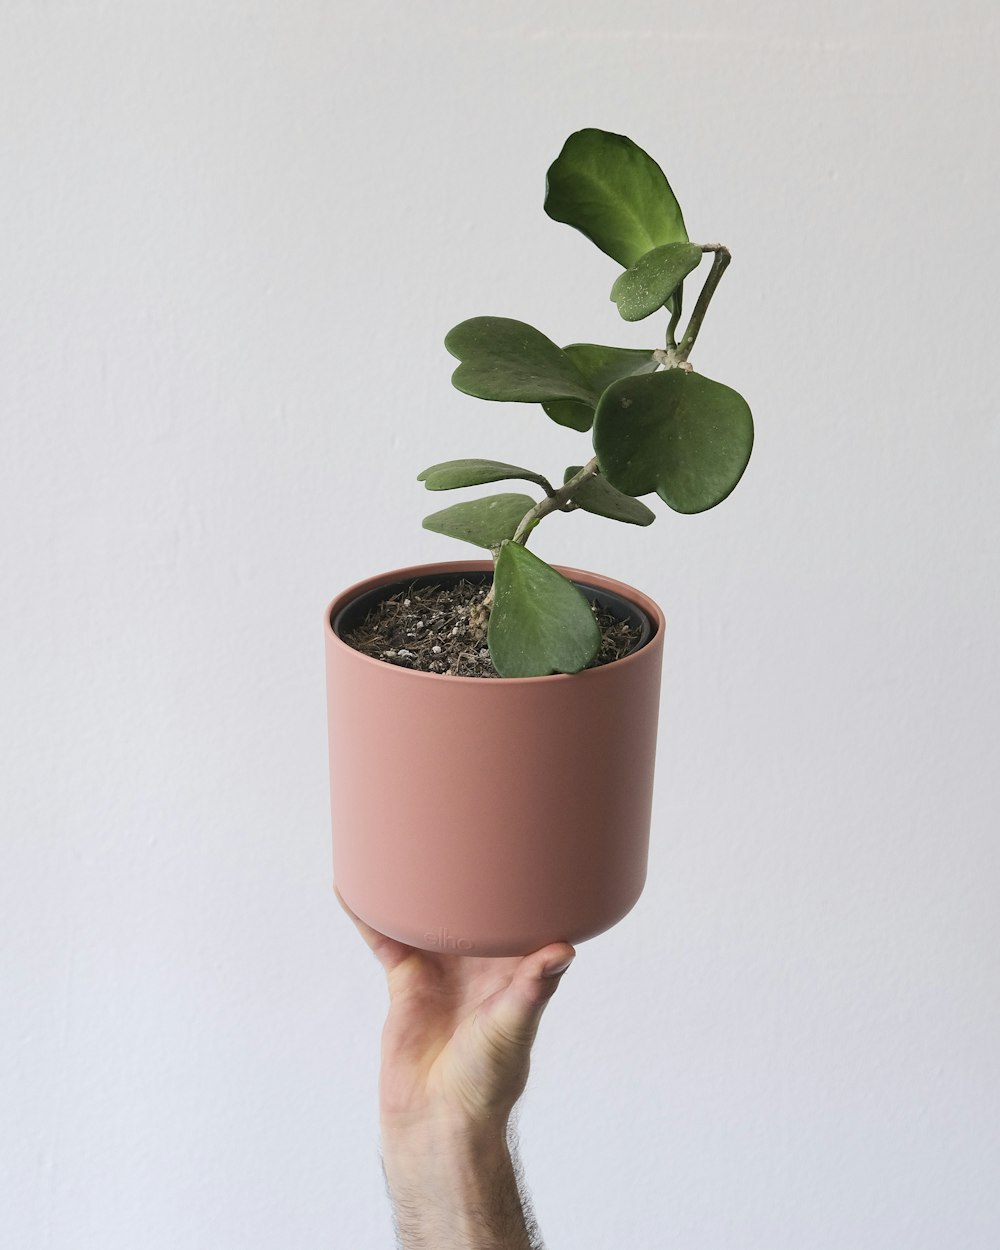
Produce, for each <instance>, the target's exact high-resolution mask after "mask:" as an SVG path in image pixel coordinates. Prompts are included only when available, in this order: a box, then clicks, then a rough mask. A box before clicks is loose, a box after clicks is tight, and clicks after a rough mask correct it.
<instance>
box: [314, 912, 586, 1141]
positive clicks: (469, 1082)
mask: <svg viewBox="0 0 1000 1250" xmlns="http://www.w3.org/2000/svg"><path fill="white" fill-rule="evenodd" d="M338 897H339V896H338ZM340 901H341V904H342V906H343V907H344V909H345V910H346V911H347V912H348V914H349V915H350V916H351V917H352V919H353V920H354V922H355V924H356V925H357V927H358V929H359V930H360V931H361V934H362V936H363V937H364V938H365V940H366V941H367V943H368V945H369V946H370V947H371V948H372V950H373V951H374V952H375V954H376V956H377V957H378V959H379V962H380V963H381V964H382V966H383V968H384V969H385V971H386V976H387V978H388V983H389V995H390V1006H389V1014H388V1016H387V1018H386V1022H385V1027H384V1029H383V1032H382V1071H381V1078H380V1082H379V1098H380V1105H381V1114H382V1118H383V1120H385V1119H387V1118H388V1119H393V1120H406V1119H409V1118H410V1117H411V1116H412V1117H413V1118H414V1119H415V1120H416V1119H421V1118H424V1117H426V1116H427V1115H428V1114H431V1113H433V1114H435V1115H438V1116H443V1117H444V1118H451V1117H454V1118H455V1119H456V1120H465V1119H467V1118H468V1117H469V1116H470V1115H474V1116H481V1115H483V1114H494V1113H495V1114H503V1115H505V1114H508V1113H509V1112H510V1110H511V1108H512V1107H513V1105H514V1103H515V1102H516V1101H517V1099H518V1098H519V1097H520V1096H521V1094H522V1093H523V1091H524V1086H525V1084H526V1082H527V1079H528V1066H529V1057H530V1049H531V1043H532V1041H533V1040H534V1036H535V1031H536V1029H537V1027H538V1020H539V1018H540V1016H541V1009H542V1008H543V1007H544V1003H545V1001H547V999H548V997H549V996H550V995H551V993H552V992H554V990H555V983H554V982H553V983H542V987H543V988H542V990H541V991H539V990H536V989H535V988H534V987H536V986H537V985H538V984H539V983H538V980H537V974H538V969H539V966H540V965H541V964H551V963H554V962H559V961H564V960H565V959H566V958H567V957H568V956H569V957H571V956H572V954H573V950H572V947H568V946H567V944H566V943H564V942H560V943H555V944H553V945H552V946H547V947H543V948H542V950H540V951H536V952H534V953H533V954H531V955H526V956H523V957H522V956H511V957H501V958H492V959H482V958H476V957H474V956H469V955H441V954H436V953H433V952H429V951H423V950H418V949H416V948H415V947H412V946H407V945H406V944H405V943H403V942H397V941H396V940H395V939H393V938H389V937H386V936H385V935H384V934H381V933H378V932H377V931H376V930H374V929H372V928H371V927H370V926H369V925H366V924H365V923H364V921H362V920H360V919H359V918H358V917H357V916H355V915H354V914H353V912H351V911H350V908H348V907H347V904H346V903H344V900H343V899H341V900H340ZM519 972H520V973H521V975H520V977H518V973H519Z"/></svg>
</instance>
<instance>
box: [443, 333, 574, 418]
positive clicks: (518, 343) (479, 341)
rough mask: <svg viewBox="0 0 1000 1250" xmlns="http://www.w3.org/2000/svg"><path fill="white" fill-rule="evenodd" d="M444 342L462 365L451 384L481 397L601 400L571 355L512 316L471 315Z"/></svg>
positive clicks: (519, 400) (523, 400)
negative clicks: (514, 319)
mask: <svg viewBox="0 0 1000 1250" xmlns="http://www.w3.org/2000/svg"><path fill="white" fill-rule="evenodd" d="M444 345H445V347H447V349H448V351H450V352H451V354H452V355H453V356H456V357H457V358H458V359H459V360H460V361H461V362H462V363H461V364H460V365H459V366H458V368H457V369H456V370H455V372H454V373H453V374H452V376H451V380H452V382H453V384H454V385H455V386H456V387H457V388H458V389H459V390H460V391H464V392H465V394H466V395H475V396H476V398H477V399H499V400H507V401H512V402H516V403H529V404H533V403H544V402H545V401H546V400H550V399H575V400H583V401H584V402H586V403H589V404H595V403H596V402H597V398H598V397H597V395H596V394H594V391H593V388H592V387H591V386H590V385H589V384H588V383H587V380H586V378H584V376H583V375H582V374H581V373H580V370H579V369H578V368H577V367H576V365H575V364H574V363H573V361H572V360H571V359H570V357H569V356H567V355H566V353H565V352H564V351H563V350H562V348H561V347H557V346H556V345H555V343H553V342H552V340H551V339H549V338H546V337H545V335H544V334H542V332H541V331H540V330H536V329H535V328H534V326H529V325H527V324H526V323H525V322H523V321H513V320H512V319H511V318H510V317H472V318H470V319H469V320H468V321H463V322H461V324H459V325H457V326H455V328H454V329H453V330H450V331H449V332H448V334H447V336H446V338H445V340H444Z"/></svg>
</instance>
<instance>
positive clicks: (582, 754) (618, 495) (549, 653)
mask: <svg viewBox="0 0 1000 1250" xmlns="http://www.w3.org/2000/svg"><path fill="white" fill-rule="evenodd" d="M545 211H546V212H547V213H548V215H549V216H550V217H551V218H553V219H555V220H556V221H560V222H565V223H566V224H568V225H570V226H573V227H575V228H576V229H577V230H579V231H581V232H582V233H583V234H585V235H586V236H587V237H588V238H590V239H591V240H592V241H593V242H594V243H595V244H596V245H597V246H598V247H599V248H600V249H601V250H602V251H603V252H605V253H607V255H608V256H610V257H611V259H612V260H614V261H616V262H617V264H618V266H619V267H620V272H619V273H618V275H617V277H616V279H615V281H614V283H613V285H612V286H611V298H612V300H614V302H615V303H616V304H617V306H618V310H619V312H620V314H621V316H622V317H623V318H624V319H625V320H626V321H639V320H642V319H644V318H646V317H649V316H651V315H652V314H654V313H661V314H662V315H663V316H665V318H666V323H667V324H666V335H665V341H664V345H663V346H662V347H657V348H653V347H651V348H649V349H647V350H636V349H632V348H623V347H611V346H604V345H599V344H593V343H574V344H571V345H570V346H568V347H565V348H560V347H559V346H557V345H556V343H555V342H553V341H552V340H551V339H549V338H547V337H546V336H545V335H544V334H542V333H541V332H540V331H538V330H536V329H534V328H533V327H532V326H529V325H527V324H525V323H523V322H520V321H514V320H511V319H509V318H505V317H474V318H472V319H471V320H468V321H463V322H462V323H461V324H460V325H457V326H456V327H455V328H454V329H453V330H452V331H451V332H450V333H449V334H448V335H447V337H446V339H445V346H446V347H447V349H448V351H449V352H451V354H452V355H453V356H455V357H456V358H457V359H458V361H459V364H458V367H457V368H456V369H455V371H454V375H453V378H452V381H453V382H454V385H455V386H456V387H457V388H458V389H459V390H461V391H464V392H465V393H467V394H469V395H472V396H475V397H477V398H480V399H486V400H493V401H499V402H515V403H527V404H540V405H541V407H542V409H543V410H544V413H545V414H546V415H547V417H548V418H549V419H551V420H553V421H555V422H557V423H558V424H559V425H561V426H564V427H566V428H567V430H569V431H575V432H576V433H578V434H582V435H589V436H590V438H591V440H592V449H591V450H590V451H589V452H588V453H587V454H586V455H583V456H577V457H576V459H577V460H579V461H581V462H582V463H575V464H571V465H570V466H569V467H568V468H566V469H565V471H564V472H563V474H562V481H561V482H558V483H553V482H552V481H551V480H550V479H549V478H548V477H547V476H546V475H544V474H542V473H540V472H538V471H537V470H535V469H529V468H524V467H521V466H518V465H513V464H507V463H502V462H498V461H493V460H485V459H462V460H452V461H447V462H445V463H442V464H435V465H432V466H431V467H430V468H428V469H425V470H424V471H423V472H422V473H421V474H420V475H419V479H420V480H422V481H423V483H424V485H425V487H426V488H427V489H429V490H432V491H444V490H450V489H455V488H461V487H472V486H482V485H488V484H490V483H496V482H506V481H509V480H520V481H524V482H527V483H529V484H531V485H533V486H534V487H536V488H539V490H540V497H539V494H538V493H536V494H535V495H528V494H527V493H523V492H520V491H519V492H516V493H515V492H510V491H504V492H501V493H492V494H489V495H487V496H485V497H483V498H479V499H474V500H471V501H466V502H462V503H458V504H454V505H452V506H451V507H447V508H444V509H442V510H440V511H436V512H434V513H432V514H431V515H430V516H428V517H427V518H426V519H425V521H424V525H425V527H426V528H428V529H430V530H433V531H436V532H438V533H441V534H444V535H448V536H450V537H452V538H457V539H461V540H463V541H465V542H468V543H472V544H474V545H476V546H478V547H480V548H483V549H485V550H486V551H488V552H489V555H490V557H491V558H490V559H489V560H486V559H484V560H479V561H471V562H470V561H463V562H459V563H446V564H434V565H422V566H416V567H411V568H404V569H397V570H395V571H393V572H390V573H386V574H383V575H380V576H378V577H373V578H371V579H368V580H367V581H365V582H362V583H360V584H359V585H357V586H352V587H351V588H350V589H348V590H346V591H344V592H343V593H342V594H341V595H338V596H337V598H336V599H334V600H333V602H332V603H331V604H330V605H329V606H328V608H327V610H326V614H325V617H324V629H325V638H326V665H327V694H328V711H329V743H330V780H331V803H332V815H333V833H334V876H335V880H336V883H337V887H338V889H339V891H340V893H341V895H342V896H343V897H344V899H345V901H346V902H347V903H348V904H349V906H350V907H351V908H352V910H353V911H354V912H355V913H356V914H357V915H359V916H361V917H362V918H363V919H364V920H366V921H367V922H368V923H369V924H371V925H373V926H374V927H375V928H377V929H379V930H381V931H382V932H384V933H387V934H389V935H390V936H392V937H394V938H397V939H399V940H401V941H404V942H407V943H409V944H411V945H414V946H417V947H421V948H423V949H432V950H433V949H437V950H444V951H452V952H457V953H469V954H476V955H509V954H524V953H527V952H529V951H531V950H535V949H538V948H539V947H541V946H543V945H545V944H546V943H548V942H553V941H569V942H579V941H582V940H584V939H586V938H588V937H592V936H594V935H595V934H597V933H600V932H602V931H603V930H605V929H607V928H609V927H610V926H611V925H613V924H614V923H616V922H617V921H618V920H619V919H620V918H621V917H622V916H623V915H625V914H626V912H628V911H629V910H630V909H631V907H632V906H633V905H634V903H635V901H636V900H637V899H638V897H639V894H640V892H641V890H642V887H643V883H644V881H645V874H646V858H647V848H648V837H649V818H650V807H651V801H652V784H653V764H654V754H655V744H656V726H657V716H658V706H659V684H660V665H661V659H662V653H663V640H664V628H665V623H664V618H663V614H662V612H661V611H660V609H659V607H658V606H657V605H656V604H655V603H653V602H652V601H651V600H650V599H649V598H648V597H647V596H646V595H644V594H643V593H641V592H640V591H638V590H635V589H634V588H632V587H629V586H625V585H623V584H621V583H619V582H617V581H613V580H612V579H610V578H608V577H606V576H603V575H598V574H595V573H589V572H583V571H580V570H575V569H567V568H562V567H554V566H552V565H549V564H547V563H546V562H545V561H543V560H541V559H540V558H539V557H538V556H537V555H535V554H534V553H533V552H532V551H531V549H530V548H529V546H528V541H529V538H530V537H531V535H532V533H533V532H534V530H535V528H536V527H537V526H538V525H539V524H541V523H542V522H543V521H544V520H545V519H546V518H547V517H549V516H550V515H551V514H552V513H554V512H556V511H562V512H568V511H573V510H576V509H583V510H585V511H588V512H591V513H596V514H598V515H600V516H603V517H607V518H609V519H611V520H613V521H616V522H619V523H623V524H626V525H639V526H645V525H649V524H651V523H652V521H653V520H654V519H655V514H654V513H653V511H652V510H651V509H650V508H649V507H648V506H647V505H646V504H645V503H644V502H642V499H641V498H640V496H652V495H656V496H659V498H660V499H661V500H663V502H665V503H666V504H667V505H668V507H670V508H671V509H673V510H674V511H675V512H679V513H696V512H703V511H705V510H706V509H708V508H712V507H714V506H715V505H716V504H718V503H720V502H721V501H722V500H723V499H725V498H726V496H727V495H729V493H730V492H731V491H732V490H733V488H734V487H735V486H736V484H737V482H738V481H739V479H740V477H741V475H742V473H743V470H744V469H745V467H746V465H747V462H748V460H749V457H750V451H751V447H752V443H753V421H752V418H751V415H750V410H749V408H748V406H747V404H746V402H745V401H744V400H743V398H742V397H741V396H740V395H738V394H737V393H736V391H734V390H731V389H730V388H729V387H728V386H725V385H723V384H722V383H720V382H717V381H714V380H712V379H709V378H707V377H704V376H703V375H701V374H698V373H695V372H694V371H693V369H692V367H691V364H690V363H689V356H690V354H691V350H692V348H693V346H694V344H695V341H696V339H697V337H698V333H699V331H700V329H701V325H702V321H703V318H704V316H705V312H706V310H707V308H708V306H709V303H710V301H711V299H712V296H713V294H714V292H715V289H716V287H717V285H718V282H719V279H720V278H721V277H722V274H723V272H724V270H725V268H726V266H727V264H728V263H729V252H728V250H727V249H726V248H725V247H723V246H722V245H721V244H711V243H710V244H699V243H692V242H691V241H690V240H689V238H688V235H687V231H686V229H685V226H684V220H683V217H682V214H681V210H680V207H679V206H678V203H677V201H676V199H675V198H674V195H673V192H672V191H671V189H670V186H669V184H668V182H667V179H666V177H665V176H664V174H663V171H662V170H661V169H660V167H659V166H658V165H657V164H656V162H655V161H653V160H652V158H651V157H649V156H648V155H647V154H646V153H645V152H644V151H643V150H642V149H641V148H639V147H638V146H637V145H636V144H635V143H633V142H632V141H631V140H630V139H628V138H626V137H624V136H622V135H616V134H611V133H608V132H606V131H602V130H595V129H588V130H581V131H578V132H576V133H575V134H573V135H571V136H570V137H569V139H567V141H566V143H565V145H564V146H563V149H562V151H561V152H560V154H559V156H558V157H557V158H556V160H555V162H554V163H553V164H552V166H551V167H550V169H549V171H548V178H547V184H546V196H545ZM705 256H710V257H711V267H710V268H709V270H708V273H707V276H706V277H705V280H704V283H703V285H702V286H701V289H700V292H699V294H698V296H697V299H696V300H695V302H694V306H693V309H692V311H691V313H690V316H689V317H688V319H687V323H686V327H685V329H684V330H683V333H679V326H680V323H681V317H682V304H683V292H684V282H685V279H686V278H687V277H688V276H689V275H690V274H692V273H693V272H694V270H695V269H696V268H697V267H698V266H699V264H700V263H701V261H702V259H703V258H704V257H705Z"/></svg>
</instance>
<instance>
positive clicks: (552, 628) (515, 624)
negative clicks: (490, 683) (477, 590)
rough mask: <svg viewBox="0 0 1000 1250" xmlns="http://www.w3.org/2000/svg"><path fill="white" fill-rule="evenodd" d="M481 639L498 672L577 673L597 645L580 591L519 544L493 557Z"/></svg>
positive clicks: (532, 674) (597, 635)
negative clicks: (490, 597) (490, 602)
mask: <svg viewBox="0 0 1000 1250" xmlns="http://www.w3.org/2000/svg"><path fill="white" fill-rule="evenodd" d="M486 640H487V642H488V644H489V648H490V656H491V658H492V660H493V666H494V668H495V669H496V670H497V672H498V673H499V674H500V676H501V677H544V676H547V675H548V674H550V673H578V672H579V671H580V669H583V668H586V667H587V666H588V665H589V664H591V663H592V662H593V660H594V659H596V657H597V653H598V652H599V651H600V649H601V631H600V628H599V626H598V624H597V622H596V621H595V620H594V614H593V612H592V611H591V609H590V604H589V603H588V602H587V600H586V599H585V597H584V595H583V593H582V591H580V590H579V589H578V587H576V586H574V585H573V583H572V582H571V581H570V580H569V579H568V578H565V577H563V575H562V574H561V573H558V572H556V570H555V569H554V568H552V566H551V565H549V564H546V563H545V561H544V560H540V559H539V558H538V556H536V555H534V554H533V553H532V552H530V551H529V550H528V549H527V548H526V547H522V546H521V544H520V543H504V545H503V546H502V547H501V548H500V554H499V555H498V556H497V562H496V570H495V573H494V594H493V607H492V609H491V610H490V623H489V629H488V631H487V635H486Z"/></svg>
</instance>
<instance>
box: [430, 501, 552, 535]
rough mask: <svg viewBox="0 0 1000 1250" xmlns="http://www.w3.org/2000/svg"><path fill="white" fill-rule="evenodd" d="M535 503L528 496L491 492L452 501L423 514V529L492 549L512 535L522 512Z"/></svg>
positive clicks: (523, 513)
mask: <svg viewBox="0 0 1000 1250" xmlns="http://www.w3.org/2000/svg"><path fill="white" fill-rule="evenodd" d="M534 506H535V501H534V499H532V498H531V496H530V495H512V494H511V495H490V496H488V497H487V498H486V499H470V500H469V501H468V502H467V503H456V504H452V506H451V507H450V508H442V510H441V511H440V512H432V513H431V515H430V516H425V517H424V529H425V530H433V531H434V533H435V534H447V535H448V537H449V538H461V539H462V541H463V542H467V543H475V545H476V546H477V547H488V548H491V549H492V548H494V547H499V546H500V544H501V543H502V542H503V541H504V540H505V539H507V538H513V537H514V534H515V533H516V532H517V527H518V526H519V525H520V524H521V522H522V520H524V517H525V515H526V514H527V513H528V512H530V511H531V509H532V508H533V507H534Z"/></svg>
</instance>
